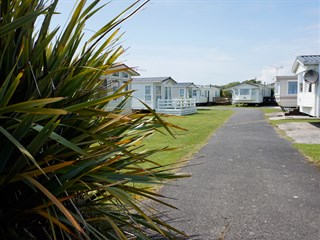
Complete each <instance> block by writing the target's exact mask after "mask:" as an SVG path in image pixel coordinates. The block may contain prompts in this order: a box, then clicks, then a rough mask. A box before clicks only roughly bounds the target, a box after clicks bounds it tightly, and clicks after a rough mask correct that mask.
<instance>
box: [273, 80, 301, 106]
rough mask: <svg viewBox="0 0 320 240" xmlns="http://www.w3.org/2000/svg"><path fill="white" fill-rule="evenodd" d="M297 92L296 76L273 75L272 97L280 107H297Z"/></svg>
mask: <svg viewBox="0 0 320 240" xmlns="http://www.w3.org/2000/svg"><path fill="white" fill-rule="evenodd" d="M297 93H298V78H297V76H276V77H274V97H275V100H276V102H277V104H278V105H279V106H280V107H281V108H283V109H286V108H297V106H298V105H297Z"/></svg>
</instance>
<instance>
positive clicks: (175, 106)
mask: <svg viewBox="0 0 320 240" xmlns="http://www.w3.org/2000/svg"><path fill="white" fill-rule="evenodd" d="M156 112H157V113H165V114H173V115H179V116H183V115H188V114H194V113H196V112H197V107H196V99H194V98H190V99H189V98H187V99H184V98H181V99H160V100H158V104H157V108H156Z"/></svg>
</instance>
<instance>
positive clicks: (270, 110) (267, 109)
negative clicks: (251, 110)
mask: <svg viewBox="0 0 320 240" xmlns="http://www.w3.org/2000/svg"><path fill="white" fill-rule="evenodd" d="M261 110H262V111H263V112H264V113H265V114H268V113H275V112H281V109H280V108H278V107H262V108H261Z"/></svg>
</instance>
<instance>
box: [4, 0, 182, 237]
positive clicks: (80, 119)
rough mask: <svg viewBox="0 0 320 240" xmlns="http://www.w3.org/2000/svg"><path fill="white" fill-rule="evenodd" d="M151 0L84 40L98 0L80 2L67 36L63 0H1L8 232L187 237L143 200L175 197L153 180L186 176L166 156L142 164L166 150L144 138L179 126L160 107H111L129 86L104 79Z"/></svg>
mask: <svg viewBox="0 0 320 240" xmlns="http://www.w3.org/2000/svg"><path fill="white" fill-rule="evenodd" d="M146 2H147V1H146ZM146 2H144V3H142V4H140V6H138V5H137V4H138V2H136V3H134V4H133V5H131V6H129V7H128V8H127V9H125V10H124V11H123V12H122V13H120V14H119V15H118V16H117V17H115V18H114V19H112V20H111V21H109V22H107V23H106V24H105V25H104V26H103V27H102V28H101V29H100V30H99V31H97V32H96V33H95V34H93V35H92V36H91V38H90V39H89V40H88V42H87V43H86V44H85V45H84V46H82V45H81V43H82V37H83V29H84V27H85V23H86V21H87V20H88V19H89V18H90V17H91V16H93V15H94V14H95V13H96V12H97V11H98V10H100V9H101V8H100V7H98V3H99V1H93V2H92V3H91V4H89V5H87V4H86V1H85V0H80V1H79V2H78V3H77V5H76V7H75V10H74V12H73V14H72V15H71V18H70V21H69V22H68V24H67V25H66V27H65V29H64V30H63V31H62V32H61V33H59V28H55V29H53V30H50V28H49V26H50V22H51V19H52V18H54V17H55V8H56V6H57V3H58V0H54V1H53V2H52V3H50V4H46V3H45V1H42V0H24V1H22V0H20V1H13V0H11V1H9V0H3V1H1V5H0V6H1V13H0V14H1V15H0V18H1V21H0V53H1V54H0V76H1V78H0V142H1V148H0V156H1V162H0V194H1V200H0V225H1V229H0V236H1V239H127V238H129V237H130V236H137V238H139V239H148V237H149V231H150V230H152V231H155V232H158V233H160V234H162V235H163V236H165V237H167V238H170V237H171V236H172V235H173V234H174V233H179V234H183V233H181V232H179V231H178V230H177V229H174V228H172V227H171V226H170V225H169V224H167V223H166V222H163V221H162V220H161V219H159V218H157V217H156V216H155V215H153V213H150V212H149V211H147V210H148V209H146V208H145V207H144V208H142V207H141V205H140V203H141V198H148V199H151V200H154V201H156V202H159V203H162V204H166V203H165V202H163V201H162V200H161V197H162V196H160V195H159V194H157V193H154V192H152V191H150V190H149V189H148V188H146V185H148V184H161V183H162V182H163V181H164V180H169V179H175V178H178V177H184V176H183V175H178V174H174V173H172V172H171V171H169V170H170V169H169V170H164V169H163V166H161V164H159V163H153V166H152V167H148V168H144V167H143V163H144V162H150V161H149V160H148V157H149V156H150V155H152V154H154V153H156V152H159V151H161V150H159V149H152V150H148V151H144V152H142V151H140V150H139V148H140V146H141V143H142V142H143V139H145V138H146V137H148V136H150V135H151V134H152V133H153V131H154V129H155V128H156V127H157V126H159V125H162V126H164V127H165V128H166V129H167V131H168V133H170V134H171V130H170V129H169V127H168V126H167V124H166V123H165V122H164V121H163V120H162V119H161V118H160V117H159V116H158V115H156V114H155V113H153V112H152V114H151V115H150V114H149V115H148V114H134V113H133V114H129V115H122V114H121V111H118V110H114V111H112V112H108V111H106V110H105V109H104V107H105V106H106V104H107V103H108V102H109V101H112V100H113V99H115V98H118V97H122V96H124V97H125V98H126V99H128V98H129V97H130V94H131V92H130V91H127V92H123V91H122V90H123V89H122V88H120V89H119V90H118V91H116V92H115V93H114V94H112V95H107V94H106V91H108V90H106V89H105V88H102V87H101V84H102V81H101V80H100V77H101V75H102V74H108V73H111V70H110V69H109V68H110V66H111V65H112V64H114V63H115V62H116V61H117V58H118V57H119V56H120V55H121V54H122V53H123V52H124V50H123V47H122V46H119V45H118V44H117V43H118V40H119V36H118V33H119V25H120V24H121V23H122V22H123V21H124V20H126V19H127V18H129V17H130V16H131V15H132V14H134V13H135V12H136V11H138V10H139V9H140V8H141V7H142V6H144V4H145V3H146ZM36 21H40V23H41V24H39V23H38V25H39V26H40V28H39V29H36V28H35V22H36ZM116 109H117V108H116ZM163 150H166V149H165V148H164V149H163ZM136 183H143V185H140V184H136ZM166 205H167V204H166ZM169 206H170V205H169ZM172 207H173V206H172Z"/></svg>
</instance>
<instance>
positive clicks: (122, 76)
mask: <svg viewBox="0 0 320 240" xmlns="http://www.w3.org/2000/svg"><path fill="white" fill-rule="evenodd" d="M109 71H110V72H111V73H110V74H107V75H103V76H102V77H101V79H102V80H103V81H104V82H103V85H102V87H104V88H105V89H108V90H109V91H108V93H107V94H112V93H114V92H116V91H117V90H118V89H119V88H121V87H122V86H124V85H125V87H124V88H123V89H122V91H129V90H131V88H132V84H131V83H130V82H129V81H130V80H131V79H132V77H133V76H139V75H140V74H139V73H138V72H136V71H135V70H134V69H132V68H130V67H128V66H127V65H125V64H116V65H113V66H112V67H110V68H109ZM124 99H125V97H120V98H116V99H114V100H112V101H110V102H109V103H108V105H107V106H106V109H107V110H110V111H112V110H114V109H115V108H120V109H122V111H123V113H129V112H131V111H132V109H131V104H132V103H131V98H129V99H128V100H127V101H125V102H124Z"/></svg>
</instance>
